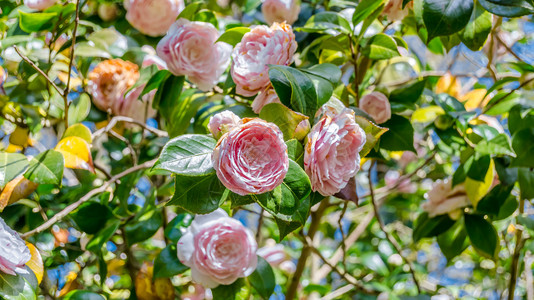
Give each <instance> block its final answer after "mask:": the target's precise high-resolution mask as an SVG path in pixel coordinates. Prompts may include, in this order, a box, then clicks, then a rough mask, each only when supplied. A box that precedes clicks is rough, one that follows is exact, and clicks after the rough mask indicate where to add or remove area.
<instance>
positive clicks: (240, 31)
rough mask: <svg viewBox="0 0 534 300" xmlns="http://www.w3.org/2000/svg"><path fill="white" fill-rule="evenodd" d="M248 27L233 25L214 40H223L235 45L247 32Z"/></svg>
mask: <svg viewBox="0 0 534 300" xmlns="http://www.w3.org/2000/svg"><path fill="white" fill-rule="evenodd" d="M249 31H250V28H248V27H234V28H230V29H228V30H226V31H225V32H224V33H223V34H221V36H220V37H219V38H218V39H217V41H216V42H224V43H227V44H230V45H232V46H234V47H235V45H237V44H238V43H239V42H241V40H242V39H243V36H244V35H245V33H247V32H249Z"/></svg>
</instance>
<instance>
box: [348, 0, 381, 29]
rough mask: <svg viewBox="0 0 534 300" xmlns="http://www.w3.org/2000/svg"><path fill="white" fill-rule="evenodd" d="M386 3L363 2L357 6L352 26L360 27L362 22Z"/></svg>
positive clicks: (377, 1) (369, 0)
mask: <svg viewBox="0 0 534 300" xmlns="http://www.w3.org/2000/svg"><path fill="white" fill-rule="evenodd" d="M383 3H384V0H362V1H360V3H358V6H356V10H355V11H354V14H353V15H352V24H354V26H356V25H358V24H359V23H360V22H361V21H363V20H365V19H367V18H368V17H369V16H371V15H372V14H373V12H375V11H376V10H377V9H379V8H380V7H381V6H382V5H383Z"/></svg>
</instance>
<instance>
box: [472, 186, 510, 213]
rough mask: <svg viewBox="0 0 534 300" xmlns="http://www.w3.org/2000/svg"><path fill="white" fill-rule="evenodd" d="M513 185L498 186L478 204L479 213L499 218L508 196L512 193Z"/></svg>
mask: <svg viewBox="0 0 534 300" xmlns="http://www.w3.org/2000/svg"><path fill="white" fill-rule="evenodd" d="M513 187H514V186H513V185H503V184H498V185H496V186H495V187H494V188H493V189H491V191H490V192H489V193H488V194H487V195H486V196H485V197H484V198H482V199H481V200H480V201H479V202H478V204H477V211H478V212H481V213H484V214H489V215H495V216H497V215H498V214H499V211H500V210H501V206H503V204H504V202H505V201H506V199H508V196H510V193H511V192H512V189H513Z"/></svg>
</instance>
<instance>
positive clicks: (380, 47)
mask: <svg viewBox="0 0 534 300" xmlns="http://www.w3.org/2000/svg"><path fill="white" fill-rule="evenodd" d="M362 53H363V55H365V56H367V57H369V58H370V59H373V60H381V59H390V58H393V57H395V56H399V55H400V53H399V50H398V49H397V43H396V42H395V40H394V39H393V38H392V37H390V36H389V35H386V34H383V33H379V34H377V35H375V36H373V37H372V38H370V39H369V41H368V42H367V44H366V46H365V47H364V48H363V49H362Z"/></svg>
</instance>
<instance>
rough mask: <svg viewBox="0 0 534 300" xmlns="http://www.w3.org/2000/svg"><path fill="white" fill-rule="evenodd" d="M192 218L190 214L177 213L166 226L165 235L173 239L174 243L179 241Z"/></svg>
mask: <svg viewBox="0 0 534 300" xmlns="http://www.w3.org/2000/svg"><path fill="white" fill-rule="evenodd" d="M192 220H193V217H192V216H191V215H190V214H179V215H177V216H176V217H174V219H172V221H170V222H169V224H167V225H166V226H165V237H166V238H168V239H169V240H171V241H173V243H177V242H178V240H179V239H180V238H181V237H182V234H183V232H184V231H185V229H187V227H189V225H190V224H191V221H192Z"/></svg>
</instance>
